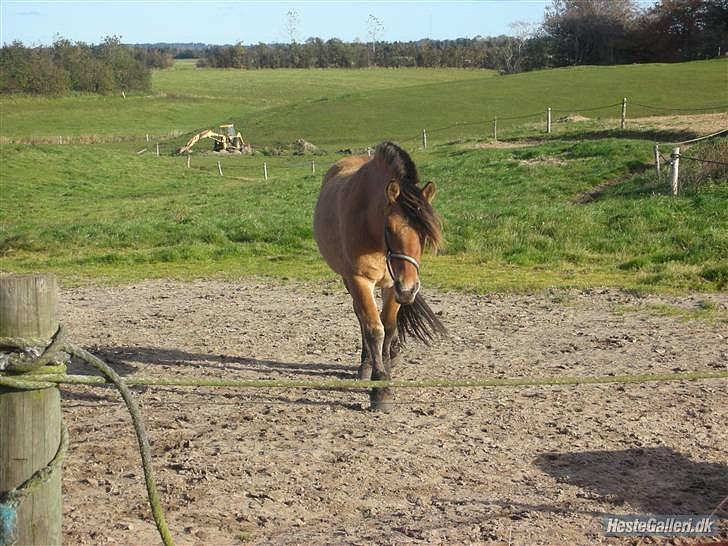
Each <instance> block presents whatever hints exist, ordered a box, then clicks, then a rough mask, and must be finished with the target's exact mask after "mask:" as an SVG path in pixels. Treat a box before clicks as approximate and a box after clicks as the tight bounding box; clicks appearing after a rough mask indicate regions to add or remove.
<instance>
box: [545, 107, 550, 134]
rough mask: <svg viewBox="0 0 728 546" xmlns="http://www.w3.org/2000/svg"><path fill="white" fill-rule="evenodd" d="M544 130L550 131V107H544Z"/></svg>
mask: <svg viewBox="0 0 728 546" xmlns="http://www.w3.org/2000/svg"><path fill="white" fill-rule="evenodd" d="M546 132H547V133H550V132H551V108H547V109H546Z"/></svg>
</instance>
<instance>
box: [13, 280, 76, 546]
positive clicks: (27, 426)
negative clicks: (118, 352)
mask: <svg viewBox="0 0 728 546" xmlns="http://www.w3.org/2000/svg"><path fill="white" fill-rule="evenodd" d="M57 300H58V296H57V284H56V279H55V277H53V276H50V275H23V276H9V277H3V278H0V337H3V338H15V339H24V340H28V343H29V344H33V343H34V342H33V341H31V340H43V341H44V342H45V343H47V342H48V340H50V339H51V337H53V335H54V334H55V333H56V329H57V328H58V323H57V321H56V302H57ZM35 343H37V342H35ZM60 442H61V396H60V392H59V390H58V388H57V387H51V388H41V389H34V390H16V389H13V388H10V387H0V444H1V445H2V447H1V448H0V494H1V493H6V492H10V491H12V490H13V489H15V488H16V487H18V486H20V485H21V484H23V483H24V482H25V481H26V480H28V478H30V477H31V476H32V475H33V474H34V473H35V472H37V471H39V470H41V469H44V468H45V467H46V466H47V465H48V463H50V462H51V461H52V460H53V459H54V457H55V456H56V453H57V452H58V450H59V446H60ZM0 497H1V495H0ZM0 506H3V511H2V513H0V519H2V520H3V521H0V524H1V525H0V542H1V543H3V544H6V543H7V544H61V542H62V538H61V521H62V514H63V510H62V508H61V506H62V500H61V473H60V472H58V471H56V472H53V473H52V474H51V475H50V479H49V480H48V481H46V482H45V483H42V484H41V485H39V486H37V487H34V488H33V489H31V490H29V491H28V495H27V496H26V497H25V498H23V499H22V500H20V503H19V504H17V506H15V505H13V504H12V502H11V504H5V505H1V504H0ZM13 512H15V514H13ZM8 524H9V525H8ZM7 535H10V536H7Z"/></svg>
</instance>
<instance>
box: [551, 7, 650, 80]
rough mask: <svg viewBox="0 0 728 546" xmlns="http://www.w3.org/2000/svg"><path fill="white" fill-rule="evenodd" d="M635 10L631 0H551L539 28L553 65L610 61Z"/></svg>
mask: <svg viewBox="0 0 728 546" xmlns="http://www.w3.org/2000/svg"><path fill="white" fill-rule="evenodd" d="M638 14H639V10H638V8H637V5H636V3H635V0H552V3H551V6H549V7H548V8H546V14H545V16H544V23H543V29H544V31H545V33H546V34H547V35H548V36H549V37H550V39H551V45H552V52H553V57H554V60H555V62H556V64H557V65H561V66H563V65H579V64H614V63H616V62H618V61H619V60H620V55H619V54H620V43H621V41H622V40H623V38H624V37H625V36H626V34H627V33H628V31H629V29H630V27H631V26H632V25H633V24H634V22H635V20H636V19H637V16H638Z"/></svg>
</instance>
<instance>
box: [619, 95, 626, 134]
mask: <svg viewBox="0 0 728 546" xmlns="http://www.w3.org/2000/svg"><path fill="white" fill-rule="evenodd" d="M626 126H627V97H624V98H623V99H622V120H621V122H620V124H619V128H620V129H622V130H624V128H625V127H626Z"/></svg>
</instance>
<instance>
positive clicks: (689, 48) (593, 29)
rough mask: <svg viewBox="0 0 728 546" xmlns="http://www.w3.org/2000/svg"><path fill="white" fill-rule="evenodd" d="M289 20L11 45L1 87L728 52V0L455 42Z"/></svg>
mask: <svg viewBox="0 0 728 546" xmlns="http://www.w3.org/2000/svg"><path fill="white" fill-rule="evenodd" d="M372 20H373V21H374V22H375V23H376V28H375V26H372ZM297 21H298V15H297V14H296V13H295V12H289V22H288V26H289V27H290V28H289V30H290V36H291V41H290V43H285V44H281V43H278V44H262V43H260V44H256V45H243V44H242V43H238V44H235V45H224V46H207V47H201V46H202V45H201V44H176V46H175V45H174V44H171V45H168V46H165V45H164V44H149V45H143V46H137V47H134V46H128V45H124V44H122V43H121V41H120V39H119V38H118V37H116V36H111V37H107V38H106V39H105V40H104V41H103V42H102V43H101V44H98V45H88V44H85V43H83V42H75V43H71V42H70V41H68V40H66V39H63V38H59V39H57V40H56V41H55V42H54V43H53V44H52V45H50V46H40V47H25V46H24V45H23V44H22V43H20V42H13V43H11V44H10V45H3V47H2V48H0V93H17V92H21V93H32V94H62V93H66V92H69V91H81V92H91V93H101V94H108V93H113V92H119V91H130V90H148V89H149V88H150V70H151V69H152V68H167V67H169V66H171V65H172V63H173V61H174V57H175V56H176V57H178V58H182V57H184V58H189V57H192V56H196V57H197V58H198V66H201V67H214V68H244V69H263V68H366V67H370V66H381V67H454V68H492V69H497V70H499V71H501V72H502V73H506V74H510V73H515V72H522V71H526V70H535V69H539V68H549V67H560V66H572V65H584V64H590V65H606V64H622V63H634V62H677V61H689V60H695V59H705V58H711V57H716V56H721V55H725V54H726V52H727V51H728V0H659V1H658V2H657V3H655V4H654V5H653V6H651V7H649V8H646V9H643V8H640V6H639V5H638V4H637V2H636V0H551V4H550V5H549V6H548V8H547V9H546V11H545V14H544V20H543V23H542V24H540V25H528V24H525V23H514V24H513V25H511V28H512V35H508V36H505V35H504V36H496V37H485V38H484V37H480V36H478V37H475V38H460V39H456V40H429V39H426V40H419V41H414V42H382V41H377V40H376V36H377V33H381V30H382V25H381V22H380V21H379V20H378V19H377V18H376V17H374V16H371V15H370V20H369V21H368V24H369V25H370V29H371V30H370V38H371V40H370V41H369V42H361V41H354V42H345V41H342V40H339V39H336V38H333V39H330V40H327V41H324V40H322V39H320V38H309V39H308V40H306V41H305V42H303V43H298V42H297V41H296V40H295V38H294V36H295V25H296V24H297Z"/></svg>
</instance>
